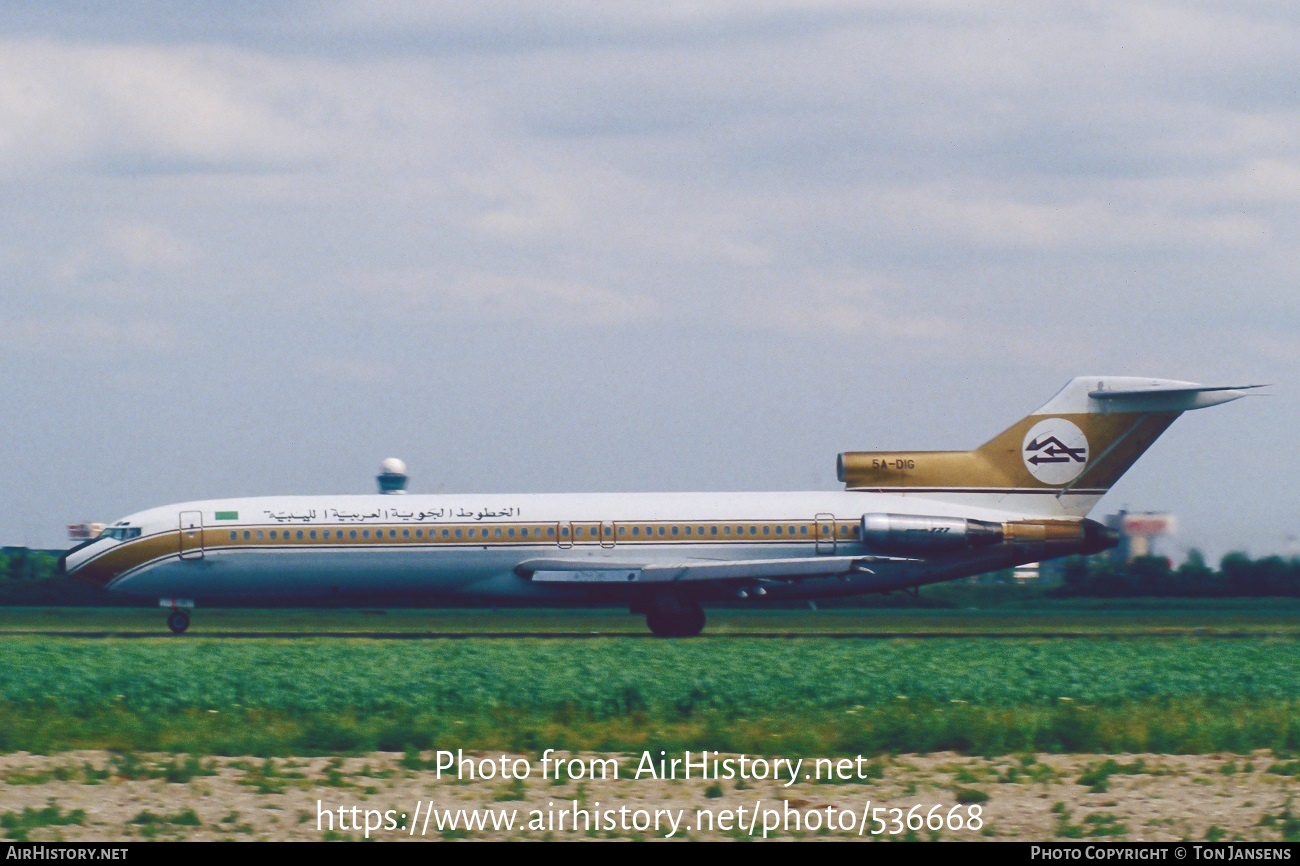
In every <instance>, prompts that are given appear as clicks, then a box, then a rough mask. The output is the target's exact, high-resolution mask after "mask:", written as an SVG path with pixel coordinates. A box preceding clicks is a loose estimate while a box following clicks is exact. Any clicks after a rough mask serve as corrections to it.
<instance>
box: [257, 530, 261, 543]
mask: <svg viewBox="0 0 1300 866" xmlns="http://www.w3.org/2000/svg"><path fill="white" fill-rule="evenodd" d="M257 540H258V541H261V540H262V530H260V529H259V530H257Z"/></svg>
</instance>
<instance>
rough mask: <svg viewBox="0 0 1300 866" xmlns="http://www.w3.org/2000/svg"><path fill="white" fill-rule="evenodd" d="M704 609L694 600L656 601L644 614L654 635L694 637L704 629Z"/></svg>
mask: <svg viewBox="0 0 1300 866" xmlns="http://www.w3.org/2000/svg"><path fill="white" fill-rule="evenodd" d="M704 619H705V617H704V609H703V608H702V607H700V605H699V603H698V602H695V601H681V600H676V599H674V600H673V601H671V602H668V603H663V602H660V603H656V604H655V605H654V606H652V607H651V608H650V609H649V610H647V611H646V614H645V622H646V625H648V626H649V627H650V631H651V632H653V633H654V635H655V637H695V636H696V635H697V634H699V633H700V632H702V631H704Z"/></svg>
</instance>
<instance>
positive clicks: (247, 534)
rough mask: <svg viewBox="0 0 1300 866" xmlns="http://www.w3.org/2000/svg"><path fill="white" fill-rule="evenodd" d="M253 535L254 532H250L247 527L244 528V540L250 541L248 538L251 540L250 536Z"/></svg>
mask: <svg viewBox="0 0 1300 866" xmlns="http://www.w3.org/2000/svg"><path fill="white" fill-rule="evenodd" d="M252 537H253V533H251V532H249V531H248V530H247V529H245V530H244V540H245V541H248V540H249V539H250V538H252Z"/></svg>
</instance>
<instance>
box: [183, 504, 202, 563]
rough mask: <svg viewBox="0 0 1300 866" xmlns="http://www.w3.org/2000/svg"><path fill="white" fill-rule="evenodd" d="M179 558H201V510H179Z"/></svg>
mask: <svg viewBox="0 0 1300 866" xmlns="http://www.w3.org/2000/svg"><path fill="white" fill-rule="evenodd" d="M180 530H181V559H202V558H203V512H202V511H182V512H181V523H180Z"/></svg>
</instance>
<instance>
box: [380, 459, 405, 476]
mask: <svg viewBox="0 0 1300 866" xmlns="http://www.w3.org/2000/svg"><path fill="white" fill-rule="evenodd" d="M379 471H381V472H383V473H384V474H385V475H405V474H406V464H405V463H403V462H402V461H401V460H398V459H397V458H396V457H389V458H387V459H386V460H384V462H383V463H380V464H379Z"/></svg>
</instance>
